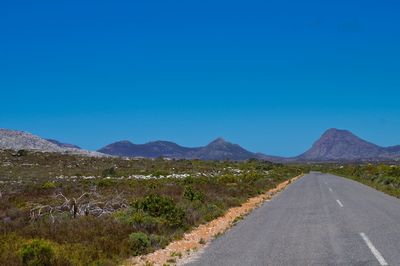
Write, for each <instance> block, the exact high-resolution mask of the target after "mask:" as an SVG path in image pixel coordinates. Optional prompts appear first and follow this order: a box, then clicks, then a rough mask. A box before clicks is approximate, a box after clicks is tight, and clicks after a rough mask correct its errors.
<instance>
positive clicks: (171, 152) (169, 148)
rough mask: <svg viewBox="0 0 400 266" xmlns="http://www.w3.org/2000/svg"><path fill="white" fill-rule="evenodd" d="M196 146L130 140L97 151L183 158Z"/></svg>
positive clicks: (149, 156) (122, 154)
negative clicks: (134, 142) (138, 142)
mask: <svg viewBox="0 0 400 266" xmlns="http://www.w3.org/2000/svg"><path fill="white" fill-rule="evenodd" d="M196 150H197V148H186V147H182V146H179V145H178V144H176V143H173V142H169V141H152V142H148V143H145V144H133V143H132V142H130V141H127V140H124V141H118V142H114V143H112V144H109V145H107V146H105V147H103V148H101V149H99V150H98V151H99V152H101V153H105V154H110V155H115V156H127V157H146V158H147V157H148V158H157V157H160V156H163V157H171V158H185V157H186V155H187V154H189V153H191V152H195V151H196Z"/></svg>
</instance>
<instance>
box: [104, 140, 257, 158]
mask: <svg viewBox="0 0 400 266" xmlns="http://www.w3.org/2000/svg"><path fill="white" fill-rule="evenodd" d="M98 151H99V152H101V153H105V154H110V155H116V156H127V157H147V158H156V157H160V156H162V157H170V158H177V159H181V158H185V159H202V160H246V159H250V158H259V159H261V157H262V155H260V154H256V153H252V152H249V151H247V150H245V149H244V148H242V147H240V146H239V145H237V144H233V143H230V142H227V141H225V140H224V139H222V138H218V139H216V140H214V141H212V142H211V143H209V144H208V145H207V146H204V147H195V148H188V147H183V146H179V145H178V144H176V143H173V142H169V141H153V142H148V143H146V144H133V143H131V142H129V141H119V142H115V143H112V144H110V145H107V146H105V147H104V148H101V149H99V150H98Z"/></svg>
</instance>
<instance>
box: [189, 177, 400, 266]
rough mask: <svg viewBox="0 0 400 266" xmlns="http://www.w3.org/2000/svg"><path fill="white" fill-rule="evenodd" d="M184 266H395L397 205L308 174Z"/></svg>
mask: <svg viewBox="0 0 400 266" xmlns="http://www.w3.org/2000/svg"><path fill="white" fill-rule="evenodd" d="M187 265H190V266H194V265H215V266H224V265H226V266H234V265H240V266H244V265H290V266H292V265H378V266H379V265H400V200H399V199H396V198H393V197H390V196H388V195H385V194H383V193H381V192H379V191H376V190H374V189H372V188H369V187H367V186H365V185H362V184H360V183H357V182H355V181H352V180H348V179H345V178H342V177H338V176H334V175H329V174H322V173H310V174H308V175H306V176H304V177H302V178H300V179H299V180H297V181H296V182H294V183H293V184H291V185H290V186H289V187H288V188H287V189H285V190H284V191H283V192H282V193H280V194H279V195H277V196H275V197H274V198H273V200H271V201H269V202H266V203H265V204H264V205H263V206H262V207H260V208H258V209H257V210H255V211H254V212H253V213H251V214H250V215H249V216H248V217H247V218H246V219H244V220H243V221H241V222H240V223H239V224H238V225H236V226H235V227H233V228H232V229H231V230H229V231H228V232H227V233H226V234H224V235H223V236H221V237H219V238H217V239H215V240H214V241H213V242H212V243H211V244H210V245H209V246H208V247H207V248H206V249H205V250H204V252H203V253H201V254H199V255H198V258H197V259H196V260H194V261H192V262H190V263H188V264H187Z"/></svg>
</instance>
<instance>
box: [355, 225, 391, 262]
mask: <svg viewBox="0 0 400 266" xmlns="http://www.w3.org/2000/svg"><path fill="white" fill-rule="evenodd" d="M360 236H361V237H362V239H363V240H364V242H365V243H366V244H367V246H368V247H369V249H370V250H371V252H372V254H373V255H374V256H375V258H376V259H377V260H378V261H379V263H380V264H381V265H388V263H387V262H386V260H385V259H384V258H383V257H382V255H381V253H380V252H379V251H378V250H377V249H376V248H375V247H374V245H373V244H372V242H371V240H369V238H368V237H367V235H366V234H364V233H360Z"/></svg>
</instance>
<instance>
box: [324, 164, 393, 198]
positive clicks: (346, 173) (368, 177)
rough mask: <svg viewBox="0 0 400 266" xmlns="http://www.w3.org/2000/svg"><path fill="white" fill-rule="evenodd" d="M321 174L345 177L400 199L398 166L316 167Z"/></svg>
mask: <svg viewBox="0 0 400 266" xmlns="http://www.w3.org/2000/svg"><path fill="white" fill-rule="evenodd" d="M317 168H318V170H320V171H323V172H330V173H332V174H336V175H339V176H343V177H347V178H350V179H353V180H355V181H358V182H360V183H363V184H365V185H368V186H370V187H373V188H375V189H377V190H380V191H382V192H384V193H387V194H389V195H391V196H394V197H397V198H400V166H399V165H388V164H361V165H350V164H348V165H325V166H319V167H317Z"/></svg>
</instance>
